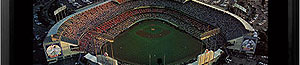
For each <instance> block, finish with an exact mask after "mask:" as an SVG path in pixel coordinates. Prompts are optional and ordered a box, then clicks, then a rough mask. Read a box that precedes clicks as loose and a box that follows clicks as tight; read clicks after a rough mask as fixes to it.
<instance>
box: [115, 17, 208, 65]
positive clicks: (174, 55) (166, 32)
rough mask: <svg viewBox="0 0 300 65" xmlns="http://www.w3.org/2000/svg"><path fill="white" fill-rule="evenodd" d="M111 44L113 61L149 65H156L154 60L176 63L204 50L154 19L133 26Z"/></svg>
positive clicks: (195, 41) (170, 26)
mask: <svg viewBox="0 0 300 65" xmlns="http://www.w3.org/2000/svg"><path fill="white" fill-rule="evenodd" d="M112 44H113V45H112V46H113V51H114V52H113V54H114V58H116V59H118V60H122V61H125V62H131V63H137V64H149V63H150V62H151V65H157V59H158V58H161V59H162V60H163V62H164V60H165V63H166V64H173V63H180V62H182V61H187V60H188V59H191V58H196V57H197V55H198V54H199V53H201V52H203V50H204V48H203V43H202V42H201V41H199V40H197V39H195V38H193V37H192V36H190V35H188V34H186V33H184V32H182V31H179V30H178V29H176V28H175V27H174V26H172V25H170V24H169V23H167V22H164V21H162V20H157V19H151V20H144V21H141V22H138V23H136V24H135V25H134V26H132V27H130V28H129V29H127V30H126V31H125V32H123V33H121V34H120V35H119V36H118V37H117V38H116V39H114V42H113V43H112ZM150 56H151V57H150Z"/></svg>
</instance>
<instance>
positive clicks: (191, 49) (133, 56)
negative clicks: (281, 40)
mask: <svg viewBox="0 0 300 65" xmlns="http://www.w3.org/2000/svg"><path fill="white" fill-rule="evenodd" d="M32 7H33V22H32V23H33V34H34V38H33V42H34V44H33V50H32V51H33V60H32V62H33V65H268V57H269V56H268V34H267V31H268V0H33V4H32Z"/></svg>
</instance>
